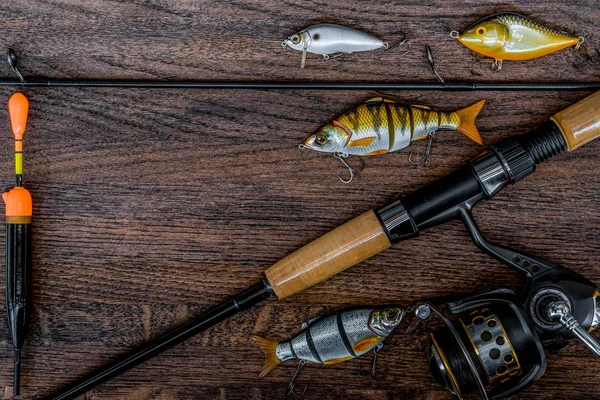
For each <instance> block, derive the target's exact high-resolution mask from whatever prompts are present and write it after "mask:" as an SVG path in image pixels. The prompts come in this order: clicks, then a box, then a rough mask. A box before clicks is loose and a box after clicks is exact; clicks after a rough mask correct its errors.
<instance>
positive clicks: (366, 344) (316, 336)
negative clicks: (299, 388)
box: [253, 307, 406, 397]
mask: <svg viewBox="0 0 600 400" xmlns="http://www.w3.org/2000/svg"><path fill="white" fill-rule="evenodd" d="M405 315H406V311H405V310H403V309H401V308H396V307H385V308H372V307H370V308H359V309H353V310H345V311H340V312H337V313H335V314H331V315H328V316H326V317H322V318H319V317H317V318H313V319H311V320H309V321H308V322H305V323H303V324H302V330H301V331H300V332H299V333H298V334H297V335H296V336H294V337H293V338H292V339H290V340H288V341H284V342H278V341H276V340H271V339H264V338H261V337H258V336H254V337H253V338H254V340H255V341H256V343H258V345H259V346H260V347H261V349H262V350H263V351H264V353H265V357H266V358H265V363H264V365H263V367H262V369H261V371H260V376H261V377H263V376H265V375H266V374H268V373H269V372H271V371H272V370H273V369H275V367H277V366H278V365H279V364H280V363H281V362H282V361H286V360H293V359H298V360H299V363H298V368H297V369H296V373H295V374H294V376H293V377H292V380H291V381H290V384H289V386H288V395H290V394H294V395H295V393H294V385H295V381H296V378H297V377H298V373H299V372H300V370H301V369H302V367H304V365H305V364H306V363H307V362H312V363H319V364H337V363H340V362H343V361H347V360H351V359H353V358H356V357H360V356H362V355H363V354H365V353H367V352H369V351H371V350H373V353H374V360H373V365H372V368H371V372H370V374H369V375H368V376H370V377H374V376H375V365H376V361H377V354H378V353H379V350H381V348H382V347H383V344H382V342H383V340H384V339H385V338H386V337H388V335H389V334H390V333H392V331H393V330H394V329H396V327H398V325H399V324H400V322H401V321H402V319H403V318H404V316H405ZM304 391H306V388H305V389H304ZM302 394H304V393H302ZM302 394H301V395H296V396H297V397H299V396H302Z"/></svg>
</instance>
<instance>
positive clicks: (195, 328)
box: [49, 280, 272, 400]
mask: <svg viewBox="0 0 600 400" xmlns="http://www.w3.org/2000/svg"><path fill="white" fill-rule="evenodd" d="M271 295H272V291H271V287H270V286H269V284H268V283H267V282H266V280H263V281H262V282H261V283H259V284H257V285H254V286H252V287H250V288H249V289H246V290H245V291H243V292H241V293H240V294H238V295H237V296H235V297H234V298H233V299H231V300H229V301H226V302H225V303H222V304H220V305H218V306H217V307H214V308H213V309H211V310H209V311H206V312H205V313H203V314H200V315H198V316H197V317H195V318H194V319H192V320H191V321H189V322H186V323H185V324H183V325H181V326H179V327H177V328H175V329H173V330H172V331H170V332H168V333H166V334H164V335H162V336H159V337H158V338H156V339H154V340H152V341H150V342H148V343H146V344H144V345H143V346H142V347H140V348H139V349H136V350H134V351H132V352H130V353H129V354H126V355H125V357H123V358H122V359H121V360H118V361H116V362H114V363H112V364H110V365H108V366H106V367H105V368H102V369H101V370H98V371H96V372H94V373H93V374H91V375H89V376H88V377H85V378H83V379H82V380H81V381H79V382H76V383H75V384H73V385H71V386H70V387H68V388H67V389H65V390H63V391H61V392H60V393H57V394H55V395H53V396H51V397H49V398H50V399H54V400H66V399H74V398H76V397H78V396H80V395H82V394H84V393H85V392H88V391H90V390H92V389H93V388H95V387H96V386H98V385H101V384H102V383H104V382H106V381H108V380H110V379H112V378H114V377H115V376H117V375H120V374H122V373H123V372H125V371H127V370H129V369H131V368H133V367H135V366H137V365H140V364H142V363H143V362H145V361H146V360H149V359H151V358H152V357H154V356H156V355H158V354H160V353H162V352H163V351H165V350H167V349H170V348H171V347H173V346H175V345H177V344H179V343H181V342H183V341H185V340H187V339H189V338H191V337H192V336H195V335H197V334H198V333H200V332H202V331H204V330H206V329H208V328H210V327H212V326H214V325H216V324H218V323H219V322H221V321H223V320H225V319H227V318H229V317H231V316H233V315H235V314H236V313H238V312H241V311H245V310H247V309H249V308H250V307H252V306H254V305H255V304H258V303H260V302H261V301H263V300H264V299H266V298H268V297H270V296H271Z"/></svg>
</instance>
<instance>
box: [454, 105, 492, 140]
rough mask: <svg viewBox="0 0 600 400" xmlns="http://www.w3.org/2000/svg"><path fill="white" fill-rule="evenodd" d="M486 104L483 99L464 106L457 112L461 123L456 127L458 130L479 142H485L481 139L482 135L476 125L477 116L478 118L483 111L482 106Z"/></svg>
mask: <svg viewBox="0 0 600 400" xmlns="http://www.w3.org/2000/svg"><path fill="white" fill-rule="evenodd" d="M484 104H485V100H481V101H478V102H477V103H475V104H473V105H472V106H469V107H467V108H463V109H462V110H458V111H457V112H456V113H457V114H458V117H459V118H460V124H459V125H458V128H456V130H457V131H459V132H460V133H462V134H463V135H465V136H466V137H468V138H469V139H471V140H472V141H474V142H475V143H477V144H483V141H482V140H481V136H479V131H478V130H477V127H476V126H475V118H477V115H478V114H479V111H481V108H482V107H483V105H484Z"/></svg>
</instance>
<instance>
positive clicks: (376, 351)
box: [358, 343, 387, 381]
mask: <svg viewBox="0 0 600 400" xmlns="http://www.w3.org/2000/svg"><path fill="white" fill-rule="evenodd" d="M382 347H383V343H379V344H377V347H375V348H374V349H373V364H372V365H371V371H370V372H369V373H368V374H362V373H361V372H360V365H359V366H358V375H359V376H360V377H361V378H367V379H373V380H376V381H380V380H383V379H384V378H385V377H386V375H387V369H386V370H385V371H384V373H383V376H382V377H381V378H375V368H376V367H377V356H378V355H379V351H380V350H381V348H382Z"/></svg>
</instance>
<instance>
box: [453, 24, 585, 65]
mask: <svg viewBox="0 0 600 400" xmlns="http://www.w3.org/2000/svg"><path fill="white" fill-rule="evenodd" d="M450 36H452V37H453V38H456V39H458V41H459V42H461V43H462V44H463V45H465V46H466V47H467V48H469V49H470V50H472V51H474V52H476V53H479V54H483V55H485V56H488V57H491V58H492V59H494V62H493V64H492V68H493V69H494V70H500V69H501V68H502V61H504V60H531V59H532V58H537V57H542V56H545V55H547V54H551V53H554V52H557V51H559V50H562V49H565V48H567V47H571V46H575V49H576V50H579V51H580V52H581V53H582V54H583V55H584V56H585V57H586V58H590V56H589V53H588V52H587V50H586V49H585V47H584V46H583V42H584V39H583V37H582V36H579V37H578V36H574V35H570V34H568V33H565V32H561V31H558V30H556V29H552V28H548V27H547V26H544V25H542V24H539V23H537V22H535V21H532V20H530V19H529V18H526V17H524V16H522V15H520V14H516V13H502V14H495V15H492V16H489V17H486V18H484V19H482V20H480V21H478V22H476V23H474V24H473V25H471V26H470V27H469V28H467V29H466V30H465V31H464V32H462V33H459V32H457V31H452V32H451V33H450Z"/></svg>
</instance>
